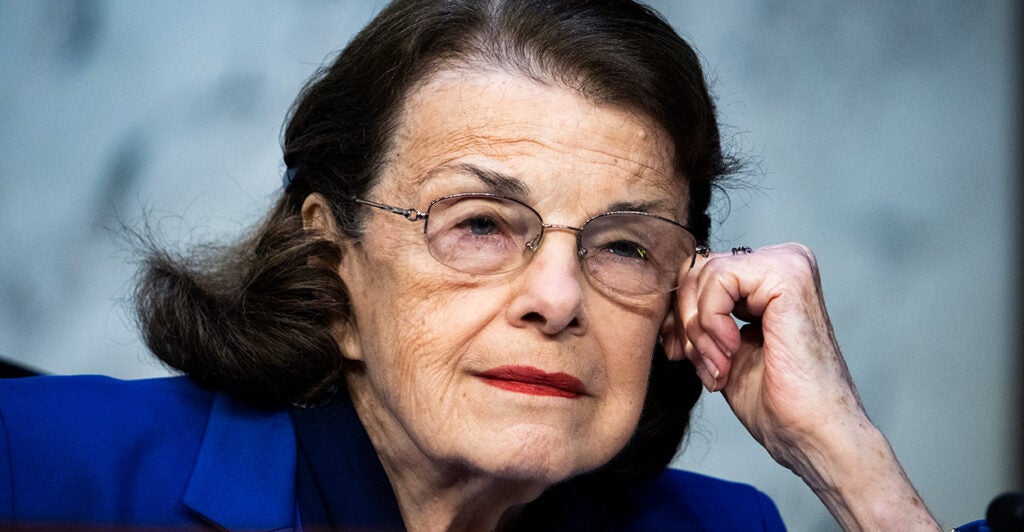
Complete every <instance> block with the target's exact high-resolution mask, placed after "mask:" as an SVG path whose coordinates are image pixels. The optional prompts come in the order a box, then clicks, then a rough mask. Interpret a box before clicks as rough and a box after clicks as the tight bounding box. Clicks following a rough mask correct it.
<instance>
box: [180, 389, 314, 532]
mask: <svg viewBox="0 0 1024 532" xmlns="http://www.w3.org/2000/svg"><path fill="white" fill-rule="evenodd" d="M295 452H296V451H295V432H294V430H293V428H292V422H291V418H290V417H289V415H288V412H287V411H286V410H260V409H256V408H253V407H251V406H248V405H246V404H244V403H242V402H240V401H239V400H237V399H234V398H232V397H231V396H230V395H228V394H227V393H224V392H219V393H218V394H217V395H216V397H215V398H214V401H213V406H212V407H211V409H210V418H209V420H208V421H207V424H206V431H205V433H204V435H203V441H202V444H201V446H200V449H199V455H198V457H197V458H196V463H195V466H194V467H193V469H192V477H191V479H190V480H189V484H188V488H187V489H186V490H185V496H184V499H183V502H184V504H185V505H186V506H187V507H189V508H190V509H191V510H193V511H194V512H196V513H198V514H199V515H201V516H202V517H203V518H204V519H206V520H207V521H209V522H210V523H212V524H215V525H217V526H220V527H223V528H226V529H228V530H235V529H244V530H280V529H292V528H294V527H295Z"/></svg>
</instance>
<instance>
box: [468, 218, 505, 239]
mask: <svg viewBox="0 0 1024 532" xmlns="http://www.w3.org/2000/svg"><path fill="white" fill-rule="evenodd" d="M459 225H460V226H462V227H464V228H466V229H467V230H468V231H469V232H470V233H472V234H474V235H477V236H486V235H493V234H495V233H497V232H498V223H497V222H495V221H494V219H493V218H489V217H486V216H476V217H473V218H467V219H466V220H464V221H463V222H462V223H460V224H459Z"/></svg>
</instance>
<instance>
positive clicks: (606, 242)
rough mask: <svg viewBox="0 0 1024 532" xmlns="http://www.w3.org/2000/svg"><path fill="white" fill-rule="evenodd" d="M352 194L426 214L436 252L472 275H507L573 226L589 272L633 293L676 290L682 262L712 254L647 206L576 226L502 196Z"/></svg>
mask: <svg viewBox="0 0 1024 532" xmlns="http://www.w3.org/2000/svg"><path fill="white" fill-rule="evenodd" d="M351 199H352V201H354V202H356V203H359V204H362V205H367V206H370V207H375V208H378V209H382V210H385V211H387V212H391V213H394V214H398V215H401V216H404V217H405V218H406V219H407V220H409V221H411V222H416V221H420V220H423V221H424V224H423V234H424V235H425V236H426V240H427V249H428V251H429V252H430V255H431V256H433V257H434V259H435V260H437V261H438V262H440V263H441V264H444V265H445V266H448V267H450V268H453V269H455V270H458V271H460V272H465V273H471V274H479V275H491V274H498V273H505V272H510V271H513V270H517V269H519V268H521V267H523V266H525V265H526V264H527V263H528V262H529V261H530V258H531V257H532V256H533V254H534V253H535V252H536V251H537V250H538V249H539V247H540V244H541V240H542V239H543V238H544V232H545V230H548V229H556V230H568V231H573V232H575V233H576V252H577V255H578V257H579V259H580V262H581V263H582V264H583V269H584V271H585V272H586V273H587V275H588V277H589V278H590V279H592V280H593V281H595V282H596V283H597V284H598V285H601V286H603V287H605V288H608V289H610V290H612V291H614V292H618V293H622V294H627V295H649V294H658V293H665V292H671V291H672V290H675V289H676V288H677V287H678V286H679V280H680V273H681V270H682V268H683V267H684V266H686V267H687V268H689V267H692V266H693V263H694V260H695V259H696V254H697V253H702V254H703V253H706V247H705V246H703V245H698V243H697V240H696V238H695V237H694V236H693V233H691V232H690V230H689V229H687V228H686V227H685V226H683V225H681V224H679V223H678V222H675V221H673V220H670V219H668V218H663V217H661V216H658V215H655V214H650V213H647V212H639V211H612V212H606V213H604V214H599V215H597V216H594V217H593V218H590V219H589V220H587V221H586V222H584V223H583V225H581V226H580V227H572V226H568V225H560V224H546V223H544V221H543V219H541V216H540V214H539V213H538V212H537V211H535V210H534V209H533V208H532V207H530V206H529V205H526V204H525V203H523V202H521V201H518V200H515V199H512V198H507V197H504V196H499V195H496V194H487V193H464V194H452V195H450V196H443V197H440V198H437V199H435V200H433V201H431V202H430V205H429V206H428V207H427V211H426V212H420V211H418V210H416V209H413V208H401V207H395V206H393V205H386V204H383V203H377V202H375V201H370V200H365V199H362V198H356V197H353V198H351Z"/></svg>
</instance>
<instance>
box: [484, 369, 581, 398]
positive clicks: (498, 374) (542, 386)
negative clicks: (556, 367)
mask: <svg viewBox="0 0 1024 532" xmlns="http://www.w3.org/2000/svg"><path fill="white" fill-rule="evenodd" d="M477 377H479V378H480V379H481V380H483V381H484V382H485V383H487V384H490V385H491V386H494V387H496V388H501V389H502V390H508V391H510V392H517V393H524V394H527V395H546V396H550V397H565V398H569V399H573V398H576V397H579V396H581V395H583V393H584V391H585V388H584V386H583V381H581V380H579V379H577V378H576V377H573V376H572V375H569V374H568V373H547V372H545V371H542V370H539V369H537V368H533V367H530V366H501V367H497V368H494V369H490V370H487V371H485V372H483V373H479V374H477Z"/></svg>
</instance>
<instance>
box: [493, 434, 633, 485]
mask: <svg viewBox="0 0 1024 532" xmlns="http://www.w3.org/2000/svg"><path fill="white" fill-rule="evenodd" d="M516 429H519V430H516ZM478 442H479V443H480V444H481V445H482V446H483V447H484V448H481V449H479V450H480V451H482V454H483V455H484V456H480V459H479V460H474V462H476V466H477V467H478V468H479V469H480V470H482V471H484V472H486V474H488V475H491V476H494V477H497V478H505V479H508V480H512V481H522V482H531V483H538V484H544V485H545V486H550V485H553V484H557V483H559V482H561V481H563V480H566V479H568V478H571V477H574V476H576V475H580V474H582V473H586V472H587V471H591V470H593V469H597V468H598V467H600V466H602V465H604V464H605V463H607V462H608V461H609V460H611V459H612V457H613V456H614V455H615V452H602V449H601V448H602V447H603V446H601V445H594V444H593V440H592V439H591V438H587V437H572V436H570V435H567V434H564V433H560V434H556V431H555V430H553V429H551V428H550V427H547V428H546V429H541V430H538V429H537V428H535V427H530V428H527V427H513V428H510V429H507V430H505V431H502V432H501V433H500V434H497V435H495V437H494V438H493V439H492V440H491V442H493V445H488V443H486V442H485V441H484V440H483V439H481V440H478ZM580 442H586V443H587V445H581V444H580ZM623 445H625V443H623Z"/></svg>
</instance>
